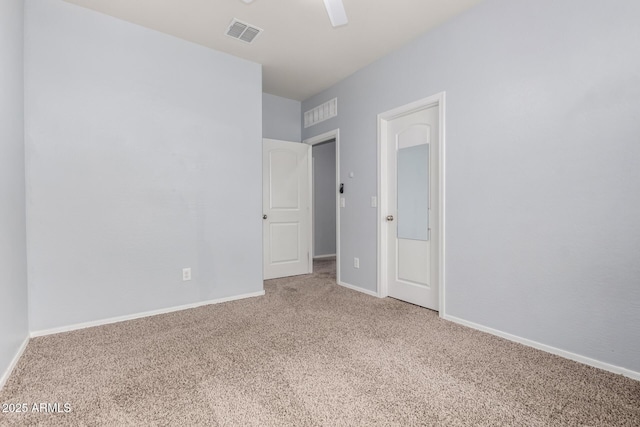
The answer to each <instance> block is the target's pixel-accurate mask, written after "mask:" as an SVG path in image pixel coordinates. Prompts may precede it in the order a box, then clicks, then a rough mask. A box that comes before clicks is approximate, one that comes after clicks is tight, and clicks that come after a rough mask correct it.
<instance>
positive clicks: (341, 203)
mask: <svg viewBox="0 0 640 427" xmlns="http://www.w3.org/2000/svg"><path fill="white" fill-rule="evenodd" d="M344 206H345V201H344V197H340V207H341V208H344Z"/></svg>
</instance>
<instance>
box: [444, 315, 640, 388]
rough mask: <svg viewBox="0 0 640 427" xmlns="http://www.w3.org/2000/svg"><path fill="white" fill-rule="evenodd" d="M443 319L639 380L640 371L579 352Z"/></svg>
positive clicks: (448, 317) (461, 321)
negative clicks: (582, 354)
mask: <svg viewBox="0 0 640 427" xmlns="http://www.w3.org/2000/svg"><path fill="white" fill-rule="evenodd" d="M442 318H443V319H445V320H449V321H451V322H455V323H458V324H460V325H463V326H467V327H469V328H472V329H477V330H479V331H482V332H487V333H489V334H491V335H496V336H499V337H501V338H504V339H507V340H509V341H513V342H517V343H519V344H523V345H526V346H528V347H533V348H537V349H538V350H542V351H546V352H547V353H551V354H555V355H556V356H560V357H564V358H565V359H570V360H573V361H575V362H580V363H583V364H585V365H589V366H593V367H594V368H599V369H602V370H604V371H609V372H613V373H614V374H620V375H622V376H625V377H629V378H632V379H634V380H640V372H636V371H632V370H630V369H627V368H622V367H620V366H615V365H611V364H609V363H605V362H601V361H599V360H595V359H591V358H589V357H586V356H581V355H579V354H575V353H571V352H569V351H566V350H561V349H559V348H555V347H551V346H550V345H546V344H542V343H539V342H537V341H532V340H529V339H526V338H522V337H519V336H517V335H512V334H509V333H507V332H502V331H499V330H497V329H493V328H489V327H487V326H483V325H479V324H477V323H473V322H469V321H467V320H464V319H460V318H458V317H455V316H449V315H444V316H443V317H442Z"/></svg>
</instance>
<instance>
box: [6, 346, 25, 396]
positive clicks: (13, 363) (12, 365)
mask: <svg viewBox="0 0 640 427" xmlns="http://www.w3.org/2000/svg"><path fill="white" fill-rule="evenodd" d="M27 344H29V337H27V338H25V339H24V341H23V342H22V345H20V348H19V349H18V351H17V352H16V355H15V356H13V359H12V360H11V363H9V366H8V367H7V370H6V371H4V373H3V374H2V377H0V390H2V388H3V387H4V385H5V384H6V383H7V380H8V379H9V377H10V376H11V372H13V369H14V368H15V367H16V365H17V364H18V360H20V358H21V357H22V353H24V350H25V349H26V348H27Z"/></svg>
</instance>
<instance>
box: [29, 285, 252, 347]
mask: <svg viewBox="0 0 640 427" xmlns="http://www.w3.org/2000/svg"><path fill="white" fill-rule="evenodd" d="M262 295H264V290H262V291H258V292H252V293H248V294H242V295H234V296H231V297H225V298H217V299H212V300H209V301H201V302H196V303H193V304H185V305H180V306H175V307H168V308H162V309H160V310H153V311H145V312H143V313H136V314H130V315H126V316H119V317H111V318H109V319H102V320H95V321H92V322H85V323H76V324H75V325H69V326H62V327H59V328H53V329H44V330H41V331H32V332H31V334H30V335H31V338H35V337H41V336H44V335H52V334H59V333H61V332H69V331H75V330H78V329H85V328H92V327H94V326H102V325H108V324H111V323H118V322H126V321H127V320H134V319H140V318H142V317H149V316H157V315H158V314H165V313H172V312H174V311H180V310H187V309H190V308H196V307H202V306H203V305H211V304H220V303H223V302H229V301H235V300H239V299H245V298H253V297H259V296H262Z"/></svg>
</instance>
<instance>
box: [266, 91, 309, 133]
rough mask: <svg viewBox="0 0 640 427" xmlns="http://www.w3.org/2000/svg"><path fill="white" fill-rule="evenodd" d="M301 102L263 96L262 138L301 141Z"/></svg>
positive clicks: (267, 94)
mask: <svg viewBox="0 0 640 427" xmlns="http://www.w3.org/2000/svg"><path fill="white" fill-rule="evenodd" d="M300 106H301V103H300V101H295V100H293V99H289V98H283V97H281V96H275V95H271V94H269V93H264V94H262V137H263V138H270V139H280V140H283V141H294V142H300V141H301V137H300V134H301V126H300V116H301V114H302V113H301V110H300Z"/></svg>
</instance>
